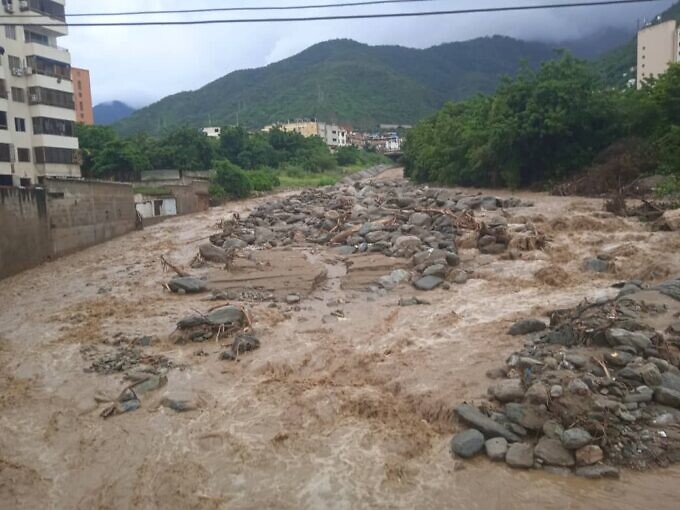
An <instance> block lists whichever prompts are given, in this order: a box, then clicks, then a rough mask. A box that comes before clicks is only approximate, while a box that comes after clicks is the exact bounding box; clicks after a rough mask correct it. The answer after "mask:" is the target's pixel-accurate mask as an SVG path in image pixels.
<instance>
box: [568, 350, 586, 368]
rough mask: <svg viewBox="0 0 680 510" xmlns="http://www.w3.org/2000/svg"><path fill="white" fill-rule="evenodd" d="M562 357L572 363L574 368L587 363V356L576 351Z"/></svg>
mask: <svg viewBox="0 0 680 510" xmlns="http://www.w3.org/2000/svg"><path fill="white" fill-rule="evenodd" d="M564 359H565V360H566V361H568V362H569V363H571V364H572V365H574V366H575V367H576V368H582V367H584V366H585V365H586V363H588V358H586V357H585V356H581V355H580V354H576V353H569V354H567V355H566V356H564Z"/></svg>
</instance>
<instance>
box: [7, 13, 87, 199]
mask: <svg viewBox="0 0 680 510" xmlns="http://www.w3.org/2000/svg"><path fill="white" fill-rule="evenodd" d="M0 13H2V14H3V20H4V23H5V25H4V26H0V186H12V185H14V186H30V185H34V184H36V183H37V182H39V181H40V179H41V178H42V177H43V176H63V177H80V151H79V150H78V139H77V138H76V137H75V131H74V126H75V120H76V112H75V103H74V100H73V84H72V82H71V57H70V55H69V52H68V50H66V49H64V48H60V47H59V46H58V45H57V40H58V39H59V37H62V36H64V35H66V34H67V33H68V28H67V27H66V26H65V17H64V0H59V1H53V0H2V7H1V8H0ZM24 23H25V24H31V25H32V26H30V27H29V26H27V27H23V26H20V25H21V24H24ZM43 24H44V25H45V26H43ZM46 25H50V26H46Z"/></svg>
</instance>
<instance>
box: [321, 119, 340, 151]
mask: <svg viewBox="0 0 680 510" xmlns="http://www.w3.org/2000/svg"><path fill="white" fill-rule="evenodd" d="M317 134H318V136H319V137H320V138H321V139H322V140H323V141H324V142H326V145H328V146H329V147H345V146H346V145H347V131H346V130H344V129H342V128H341V127H340V126H338V125H337V124H326V123H325V122H319V123H317Z"/></svg>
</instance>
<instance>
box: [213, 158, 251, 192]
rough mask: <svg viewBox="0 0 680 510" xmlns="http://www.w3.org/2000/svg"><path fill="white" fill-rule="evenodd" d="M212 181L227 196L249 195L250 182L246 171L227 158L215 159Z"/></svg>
mask: <svg viewBox="0 0 680 510" xmlns="http://www.w3.org/2000/svg"><path fill="white" fill-rule="evenodd" d="M214 169H215V176H214V177H213V183H214V184H217V185H218V186H220V187H221V188H222V189H223V190H224V192H225V194H226V195H227V196H231V197H234V198H244V197H247V196H248V195H250V192H251V191H252V184H251V183H250V180H249V179H248V176H247V175H246V173H245V172H244V171H243V170H241V169H240V168H239V167H238V166H236V165H235V164H233V163H232V162H230V161H229V160H226V159H225V160H220V161H216V162H215V164H214Z"/></svg>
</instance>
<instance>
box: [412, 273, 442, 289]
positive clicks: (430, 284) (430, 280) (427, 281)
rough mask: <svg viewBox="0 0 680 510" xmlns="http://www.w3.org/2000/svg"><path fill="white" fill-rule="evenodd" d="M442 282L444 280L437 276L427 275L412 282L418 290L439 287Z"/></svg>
mask: <svg viewBox="0 0 680 510" xmlns="http://www.w3.org/2000/svg"><path fill="white" fill-rule="evenodd" d="M442 283H444V280H443V279H442V278H440V277H439V276H433V275H429V276H423V277H422V278H419V279H418V280H416V281H415V282H414V283H413V285H414V286H415V288H416V289H419V290H433V289H435V288H437V287H439V286H440V285H441V284H442Z"/></svg>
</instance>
